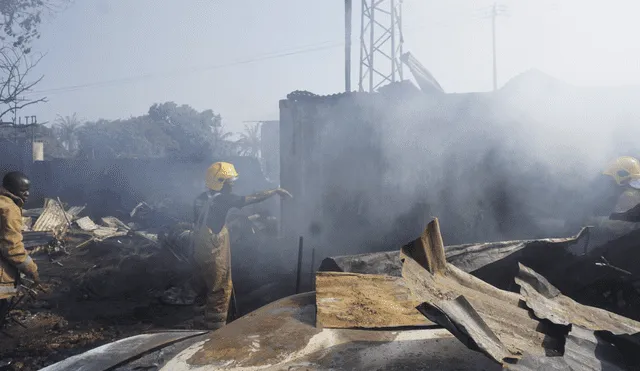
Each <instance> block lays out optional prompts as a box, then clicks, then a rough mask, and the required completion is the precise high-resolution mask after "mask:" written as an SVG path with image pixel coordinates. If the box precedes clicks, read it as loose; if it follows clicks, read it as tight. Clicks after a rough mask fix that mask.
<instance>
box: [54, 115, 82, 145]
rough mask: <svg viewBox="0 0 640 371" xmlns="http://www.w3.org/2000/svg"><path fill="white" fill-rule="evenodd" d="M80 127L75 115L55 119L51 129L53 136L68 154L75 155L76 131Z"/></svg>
mask: <svg viewBox="0 0 640 371" xmlns="http://www.w3.org/2000/svg"><path fill="white" fill-rule="evenodd" d="M80 125H81V122H80V120H79V119H78V116H77V115H76V114H75V113H74V114H73V115H71V116H64V117H63V116H60V115H58V118H57V119H56V122H55V125H54V127H53V129H54V132H55V135H56V137H57V138H58V139H59V140H60V143H61V145H62V146H63V147H64V148H65V149H66V150H67V151H68V152H69V153H75V152H76V151H77V149H78V136H77V131H78V128H79V127H80Z"/></svg>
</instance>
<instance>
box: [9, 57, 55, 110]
mask: <svg viewBox="0 0 640 371" xmlns="http://www.w3.org/2000/svg"><path fill="white" fill-rule="evenodd" d="M43 57H44V56H43V55H39V56H35V57H29V56H27V55H26V53H25V52H24V51H22V50H20V49H16V48H8V47H3V48H0V105H5V106H7V107H6V108H4V110H3V111H2V113H1V114H0V120H1V119H2V117H3V116H4V115H6V114H7V113H11V112H15V111H17V110H19V109H22V108H25V107H27V106H30V105H33V104H36V103H40V102H45V101H46V98H45V97H42V98H34V99H30V98H25V95H28V94H29V93H30V92H32V90H33V88H34V87H35V86H36V85H37V84H38V83H40V81H42V79H43V77H44V76H40V77H39V78H37V79H35V80H30V75H31V72H32V71H33V69H34V68H35V67H36V66H37V65H38V63H39V62H40V61H41V60H42V58H43Z"/></svg>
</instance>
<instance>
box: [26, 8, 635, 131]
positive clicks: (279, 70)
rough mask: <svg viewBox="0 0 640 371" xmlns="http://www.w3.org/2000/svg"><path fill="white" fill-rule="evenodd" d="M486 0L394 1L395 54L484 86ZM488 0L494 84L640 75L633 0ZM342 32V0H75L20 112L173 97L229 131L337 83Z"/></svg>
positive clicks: (476, 87) (42, 116)
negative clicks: (399, 19)
mask: <svg viewBox="0 0 640 371" xmlns="http://www.w3.org/2000/svg"><path fill="white" fill-rule="evenodd" d="M353 3H354V26H353V29H354V33H353V39H354V49H353V57H352V58H353V61H354V66H353V72H352V74H353V82H352V86H353V87H354V89H355V88H356V87H357V78H358V76H357V74H358V65H357V62H358V58H359V48H358V47H359V41H358V40H359V30H360V25H359V23H360V22H359V21H360V0H353ZM491 4H492V1H485V0H447V1H444V0H405V1H404V6H403V10H404V40H405V43H404V48H405V51H411V52H412V53H413V54H414V55H415V56H416V57H417V58H418V59H419V60H420V61H421V62H422V64H424V65H425V66H426V67H427V68H429V69H430V70H431V72H432V73H433V74H434V75H435V77H436V78H437V79H438V80H439V82H440V84H441V85H442V86H443V88H444V89H445V90H446V91H448V92H468V91H485V90H490V89H491V84H492V83H491V81H492V79H491V70H492V67H491V23H490V20H489V19H486V18H484V16H486V15H487V14H488V12H489V10H488V7H489V6H490V5H491ZM500 4H504V5H506V6H507V7H508V15H506V16H502V17H500V18H499V20H498V66H499V84H502V83H504V82H505V81H506V80H507V79H509V78H511V77H513V76H515V75H517V74H519V73H521V72H523V71H526V70H528V69H530V68H537V69H540V70H542V71H544V72H546V73H549V74H551V75H553V76H555V77H557V78H560V79H562V80H565V81H567V82H569V83H573V84H577V85H620V84H639V83H640V42H638V40H637V35H639V34H640V23H639V22H637V14H639V13H640V12H639V11H640V4H639V5H636V4H638V3H637V1H633V0H626V1H623V0H618V1H616V0H610V1H608V2H606V5H605V2H602V1H595V0H555V1H554V0H512V1H509V0H504V1H502V2H500ZM343 39H344V2H343V1H342V0H76V1H75V4H74V5H72V6H71V7H70V8H69V9H67V10H66V11H64V12H63V13H61V14H58V15H57V16H55V17H54V18H53V19H49V20H47V21H46V23H45V25H43V27H42V38H41V39H40V40H38V41H37V42H36V44H35V45H34V49H35V50H36V51H40V52H46V53H47V55H46V57H45V59H44V60H43V61H42V62H41V65H40V66H39V68H38V71H37V72H38V73H41V74H43V75H44V76H45V78H44V80H43V81H42V82H41V84H40V85H39V86H38V87H37V90H38V91H40V92H41V94H43V95H46V96H47V97H48V100H49V101H48V102H47V103H44V104H41V105H39V106H37V107H33V108H32V109H30V110H29V112H27V110H25V111H23V112H21V116H24V115H26V114H36V115H38V120H39V121H41V122H42V121H52V120H54V119H55V117H56V115H57V114H61V115H69V114H72V113H74V112H77V113H78V115H79V116H80V117H81V118H83V119H87V120H95V119H97V118H107V119H115V118H126V117H129V116H132V115H134V116H135V115H140V114H143V113H145V112H146V111H147V110H148V108H149V106H150V105H151V104H153V103H155V102H164V101H175V102H177V103H180V104H182V103H184V104H189V105H191V106H193V107H195V108H197V109H207V108H211V109H213V110H214V111H216V112H219V113H220V114H222V117H223V120H224V123H225V125H226V126H227V128H228V129H230V130H233V131H238V130H241V128H242V127H243V124H242V121H244V120H262V119H277V117H278V101H279V100H280V99H282V98H284V97H285V96H286V95H287V94H288V93H290V92H291V91H294V90H308V91H311V92H314V93H317V94H332V93H336V92H340V91H342V90H343V89H344V44H343ZM405 73H406V75H407V76H409V75H410V74H409V72H408V70H407V69H406V68H405Z"/></svg>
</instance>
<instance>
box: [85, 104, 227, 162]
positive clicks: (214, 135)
mask: <svg viewBox="0 0 640 371" xmlns="http://www.w3.org/2000/svg"><path fill="white" fill-rule="evenodd" d="M76 135H77V138H78V142H79V154H78V155H79V156H81V157H88V158H93V157H100V158H105V157H106V158H154V157H155V158H157V157H172V158H182V159H190V160H204V159H209V158H212V157H215V156H225V155H230V154H232V153H231V151H232V148H230V146H229V145H228V144H229V143H228V141H227V139H228V137H229V135H230V134H229V133H227V132H225V131H224V129H223V127H222V119H221V117H220V115H217V114H215V113H214V112H213V111H212V110H205V111H202V112H198V111H197V110H195V109H193V108H192V107H190V106H188V105H181V106H178V105H177V104H176V103H174V102H166V103H161V104H154V105H152V106H151V108H149V112H148V113H147V114H146V115H142V116H138V117H132V118H129V119H126V120H116V121H107V120H99V121H97V122H91V123H87V124H85V125H83V126H81V127H80V128H78V129H77V133H76Z"/></svg>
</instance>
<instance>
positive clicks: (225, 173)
mask: <svg viewBox="0 0 640 371" xmlns="http://www.w3.org/2000/svg"><path fill="white" fill-rule="evenodd" d="M237 177H238V172H237V171H236V168H235V167H234V166H233V164H230V163H228V162H216V163H215V164H213V165H211V166H209V169H207V177H206V180H205V184H206V185H207V188H209V189H211V190H213V191H220V190H221V189H222V187H223V186H224V183H225V182H227V181H230V180H231V181H233V180H235V179H236V178H237Z"/></svg>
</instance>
